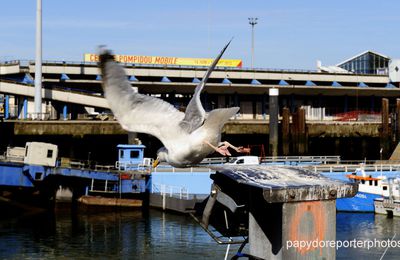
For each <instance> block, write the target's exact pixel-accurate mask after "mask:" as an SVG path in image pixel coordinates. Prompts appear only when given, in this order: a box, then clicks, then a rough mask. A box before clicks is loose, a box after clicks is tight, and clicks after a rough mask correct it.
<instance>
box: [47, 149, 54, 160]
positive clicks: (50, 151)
mask: <svg viewBox="0 0 400 260" xmlns="http://www.w3.org/2000/svg"><path fill="white" fill-rule="evenodd" d="M47 158H53V150H51V149H47Z"/></svg>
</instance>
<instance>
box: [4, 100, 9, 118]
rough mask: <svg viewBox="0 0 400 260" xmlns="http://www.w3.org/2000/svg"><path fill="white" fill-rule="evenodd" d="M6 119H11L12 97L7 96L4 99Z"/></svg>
mask: <svg viewBox="0 0 400 260" xmlns="http://www.w3.org/2000/svg"><path fill="white" fill-rule="evenodd" d="M4 118H5V119H9V118H10V96H9V95H6V96H5V99H4Z"/></svg>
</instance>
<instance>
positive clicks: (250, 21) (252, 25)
mask: <svg viewBox="0 0 400 260" xmlns="http://www.w3.org/2000/svg"><path fill="white" fill-rule="evenodd" d="M257 20H258V18H257V17H255V18H254V17H251V18H249V24H250V25H251V68H252V69H253V68H254V25H256V24H257Z"/></svg>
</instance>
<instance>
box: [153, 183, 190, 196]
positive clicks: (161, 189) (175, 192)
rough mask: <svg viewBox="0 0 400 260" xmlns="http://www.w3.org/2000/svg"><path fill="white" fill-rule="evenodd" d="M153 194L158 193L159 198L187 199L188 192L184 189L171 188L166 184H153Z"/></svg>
mask: <svg viewBox="0 0 400 260" xmlns="http://www.w3.org/2000/svg"><path fill="white" fill-rule="evenodd" d="M152 192H153V193H160V194H161V196H168V197H171V198H172V197H174V198H179V199H189V191H188V189H187V188H186V187H182V186H173V185H166V184H159V183H153V185H152Z"/></svg>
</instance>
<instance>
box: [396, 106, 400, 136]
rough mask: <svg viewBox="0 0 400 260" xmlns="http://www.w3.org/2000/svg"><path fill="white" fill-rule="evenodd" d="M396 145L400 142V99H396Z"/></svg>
mask: <svg viewBox="0 0 400 260" xmlns="http://www.w3.org/2000/svg"><path fill="white" fill-rule="evenodd" d="M395 128H396V134H395V136H396V143H398V142H400V99H399V98H398V99H396V125H395Z"/></svg>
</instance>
